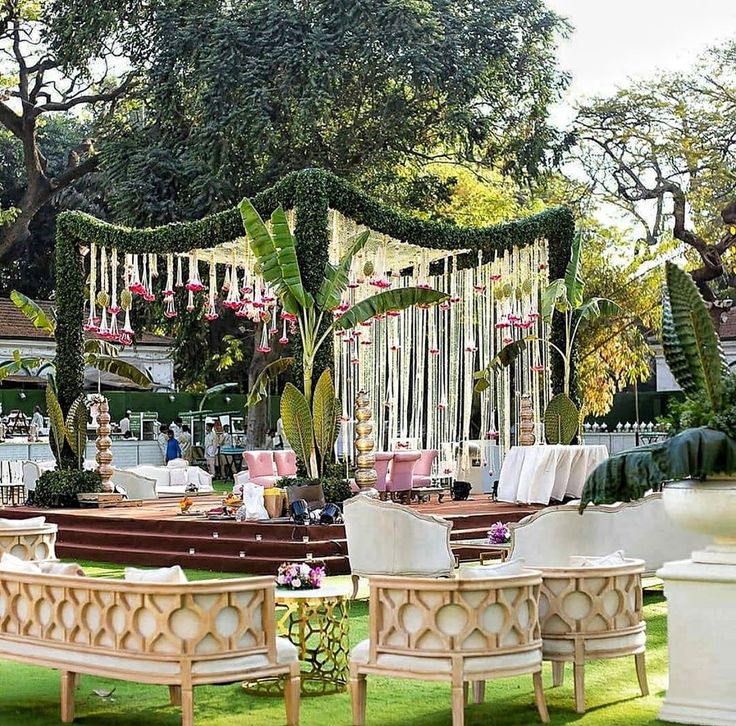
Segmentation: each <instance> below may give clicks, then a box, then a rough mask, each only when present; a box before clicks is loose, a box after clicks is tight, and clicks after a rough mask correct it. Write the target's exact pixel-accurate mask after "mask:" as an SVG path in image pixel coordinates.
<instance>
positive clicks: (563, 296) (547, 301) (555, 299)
mask: <svg viewBox="0 0 736 726" xmlns="http://www.w3.org/2000/svg"><path fill="white" fill-rule="evenodd" d="M541 308H542V309H541V314H542V319H543V320H544V321H545V322H547V323H549V322H551V320H552V316H553V315H554V312H555V310H559V311H560V312H565V311H567V310H569V309H570V301H569V300H568V299H567V285H566V284H565V281H564V280H562V279H560V280H554V281H553V282H550V283H549V285H547V287H545V288H544V291H543V292H542V306H541Z"/></svg>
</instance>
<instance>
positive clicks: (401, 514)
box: [343, 494, 455, 597]
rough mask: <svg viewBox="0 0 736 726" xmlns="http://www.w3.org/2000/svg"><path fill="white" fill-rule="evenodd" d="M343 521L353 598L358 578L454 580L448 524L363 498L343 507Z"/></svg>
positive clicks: (411, 510) (404, 508) (401, 507)
mask: <svg viewBox="0 0 736 726" xmlns="http://www.w3.org/2000/svg"><path fill="white" fill-rule="evenodd" d="M343 520H344V522H345V537H346V539H347V544H348V558H349V559H350V570H351V573H352V578H353V597H355V595H356V594H357V591H358V582H359V578H360V577H369V576H371V575H413V576H418V577H450V576H451V575H452V572H453V570H454V568H455V557H454V555H453V554H452V549H451V548H450V530H451V529H452V522H449V521H448V520H446V519H443V518H442V517H437V516H435V515H433V514H420V513H419V512H416V511H414V510H413V509H411V508H410V507H404V506H401V505H400V504H394V503H393V502H383V501H380V500H378V499H373V498H372V497H368V496H365V495H364V494H359V495H358V496H356V497H353V498H352V499H348V500H347V501H346V502H345V504H344V506H343Z"/></svg>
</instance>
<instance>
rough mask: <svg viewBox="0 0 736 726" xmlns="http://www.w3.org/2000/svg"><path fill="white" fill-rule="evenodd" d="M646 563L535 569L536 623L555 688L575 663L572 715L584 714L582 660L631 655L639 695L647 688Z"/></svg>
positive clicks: (631, 562) (631, 561)
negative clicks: (537, 591)
mask: <svg viewBox="0 0 736 726" xmlns="http://www.w3.org/2000/svg"><path fill="white" fill-rule="evenodd" d="M644 566H645V565H644V560H634V559H627V560H624V564H621V565H607V566H594V567H538V568H537V569H539V570H541V571H542V589H541V594H540V597H539V621H540V626H541V631H542V652H543V658H544V660H549V661H552V677H553V684H554V685H555V686H560V685H562V682H563V677H564V666H565V663H573V671H574V681H575V710H576V711H577V712H578V713H584V712H585V661H586V660H596V659H598V658H621V657H624V656H630V655H633V656H634V658H635V661H636V673H637V676H638V679H639V687H640V689H641V693H642V695H643V696H646V695H647V693H648V692H649V689H648V686H647V677H646V667H645V660H644V657H645V655H644V654H645V650H646V632H645V628H646V625H645V623H644V618H643V615H642V588H641V576H642V573H643V572H644Z"/></svg>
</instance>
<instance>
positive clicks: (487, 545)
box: [450, 538, 511, 565]
mask: <svg viewBox="0 0 736 726" xmlns="http://www.w3.org/2000/svg"><path fill="white" fill-rule="evenodd" d="M466 548H472V549H474V550H478V551H479V559H480V564H481V565H485V564H486V562H488V560H493V559H497V558H500V559H501V562H504V561H505V560H506V558H507V557H508V555H509V552H511V544H492V543H491V542H489V541H488V540H487V539H485V538H481V539H454V540H450V549H451V550H452V551H453V554H455V560H456V561H457V564H458V565H459V564H460V555H459V554H458V551H459V550H462V549H466ZM465 561H466V562H470V561H471V560H465Z"/></svg>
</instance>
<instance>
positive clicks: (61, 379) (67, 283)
mask: <svg viewBox="0 0 736 726" xmlns="http://www.w3.org/2000/svg"><path fill="white" fill-rule="evenodd" d="M68 221H69V220H68V219H67V218H66V215H65V214H61V215H59V217H58V218H57V223H56V315H57V320H56V386H57V392H58V395H59V402H60V403H61V408H62V410H63V411H64V413H65V414H66V412H67V411H68V410H69V407H70V406H71V405H72V403H73V402H74V400H75V399H76V398H77V397H78V396H79V395H80V394H81V393H82V388H83V384H84V358H83V339H82V325H83V323H84V269H83V267H82V258H81V255H80V254H79V248H78V245H77V241H76V239H75V238H74V237H73V235H72V234H70V232H69V225H68V224H67V222H68Z"/></svg>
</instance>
